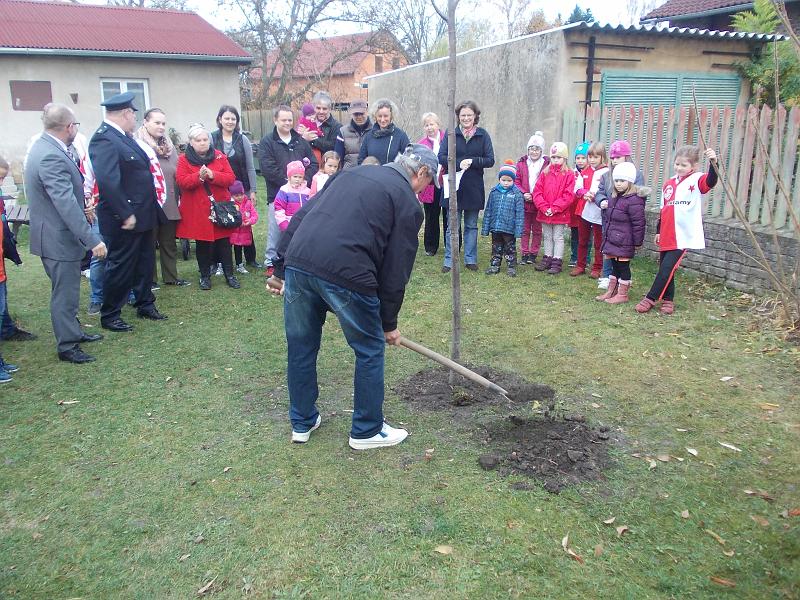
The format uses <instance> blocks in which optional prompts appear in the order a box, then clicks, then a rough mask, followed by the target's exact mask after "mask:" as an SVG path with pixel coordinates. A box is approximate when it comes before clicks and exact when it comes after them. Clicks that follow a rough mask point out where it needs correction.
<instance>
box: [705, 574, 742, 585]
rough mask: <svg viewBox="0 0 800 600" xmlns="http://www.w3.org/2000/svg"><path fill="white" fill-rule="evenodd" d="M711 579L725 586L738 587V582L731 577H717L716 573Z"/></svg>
mask: <svg viewBox="0 0 800 600" xmlns="http://www.w3.org/2000/svg"><path fill="white" fill-rule="evenodd" d="M710 579H711V581H713V582H714V583H716V584H718V585H723V586H725V587H729V588H734V587H736V582H734V581H731V580H730V579H725V578H724V577H717V576H716V575H712V576H711V578H710Z"/></svg>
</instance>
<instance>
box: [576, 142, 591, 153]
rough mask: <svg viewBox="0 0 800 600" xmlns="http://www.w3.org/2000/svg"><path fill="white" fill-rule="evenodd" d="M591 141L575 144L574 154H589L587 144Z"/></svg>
mask: <svg viewBox="0 0 800 600" xmlns="http://www.w3.org/2000/svg"><path fill="white" fill-rule="evenodd" d="M591 145H592V142H581V143H580V144H578V145H577V146H575V156H589V146H591Z"/></svg>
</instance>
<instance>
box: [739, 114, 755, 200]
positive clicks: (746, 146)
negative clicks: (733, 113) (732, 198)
mask: <svg viewBox="0 0 800 600" xmlns="http://www.w3.org/2000/svg"><path fill="white" fill-rule="evenodd" d="M757 128H758V108H757V107H755V106H750V108H748V109H747V125H746V127H745V132H744V140H743V142H742V153H741V155H740V157H739V179H738V183H737V185H736V188H735V189H736V202H738V203H739V206H741V208H742V211H744V212H745V214H747V210H748V206H749V203H750V198H749V195H748V193H747V190H748V188H749V185H750V175H751V173H752V171H753V151H754V150H755V146H756V129H757Z"/></svg>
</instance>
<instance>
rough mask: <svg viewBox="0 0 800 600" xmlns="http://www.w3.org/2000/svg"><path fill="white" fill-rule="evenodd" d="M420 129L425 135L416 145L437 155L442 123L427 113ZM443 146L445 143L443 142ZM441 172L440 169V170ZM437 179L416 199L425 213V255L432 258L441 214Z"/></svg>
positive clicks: (440, 180) (437, 247) (442, 135)
mask: <svg viewBox="0 0 800 600" xmlns="http://www.w3.org/2000/svg"><path fill="white" fill-rule="evenodd" d="M422 128H423V129H424V130H425V135H424V136H423V137H422V139H420V140H419V141H418V142H417V143H418V144H422V145H423V146H427V147H428V148H430V149H431V150H433V153H434V154H436V155H438V154H439V149H440V148H441V145H442V142H443V141H444V130H443V129H442V122H441V121H440V120H439V117H438V116H436V114H435V113H432V112H427V113H425V114H424V115H422ZM445 145H447V143H446V142H445ZM440 170H441V169H440ZM436 177H438V178H439V184H440V185H439V186H435V185H433V183H431V184H430V185H429V186H428V187H426V188H425V189H424V190H422V191H421V192H420V193H419V194H417V197H418V198H419V201H420V202H422V209H423V210H424V211H425V233H424V235H423V240H424V244H425V254H427V255H428V256H434V255H435V254H436V252H438V251H439V215H440V214H442V190H441V187H440V186H441V182H442V176H441V175H440V174H439V175H436ZM444 229H445V230H446V229H447V212H446V211H445V213H444Z"/></svg>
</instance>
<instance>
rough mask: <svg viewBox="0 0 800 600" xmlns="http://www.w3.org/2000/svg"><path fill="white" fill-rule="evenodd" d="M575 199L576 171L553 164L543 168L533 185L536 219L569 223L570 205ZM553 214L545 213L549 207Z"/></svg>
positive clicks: (562, 223)
mask: <svg viewBox="0 0 800 600" xmlns="http://www.w3.org/2000/svg"><path fill="white" fill-rule="evenodd" d="M574 201H575V173H574V172H573V170H572V169H570V168H569V167H565V168H564V169H563V170H561V169H558V168H556V167H554V166H553V165H552V164H550V165H548V166H547V167H545V168H543V169H542V172H541V174H540V175H539V179H537V180H536V185H534V187H533V203H534V204H535V205H536V210H537V211H538V214H537V215H536V220H537V221H539V222H540V223H548V224H550V225H566V224H567V223H569V218H570V207H571V206H573V203H574ZM548 208H549V209H550V210H552V211H553V214H552V216H549V217H548V216H547V215H545V212H546V211H547V209H548Z"/></svg>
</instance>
